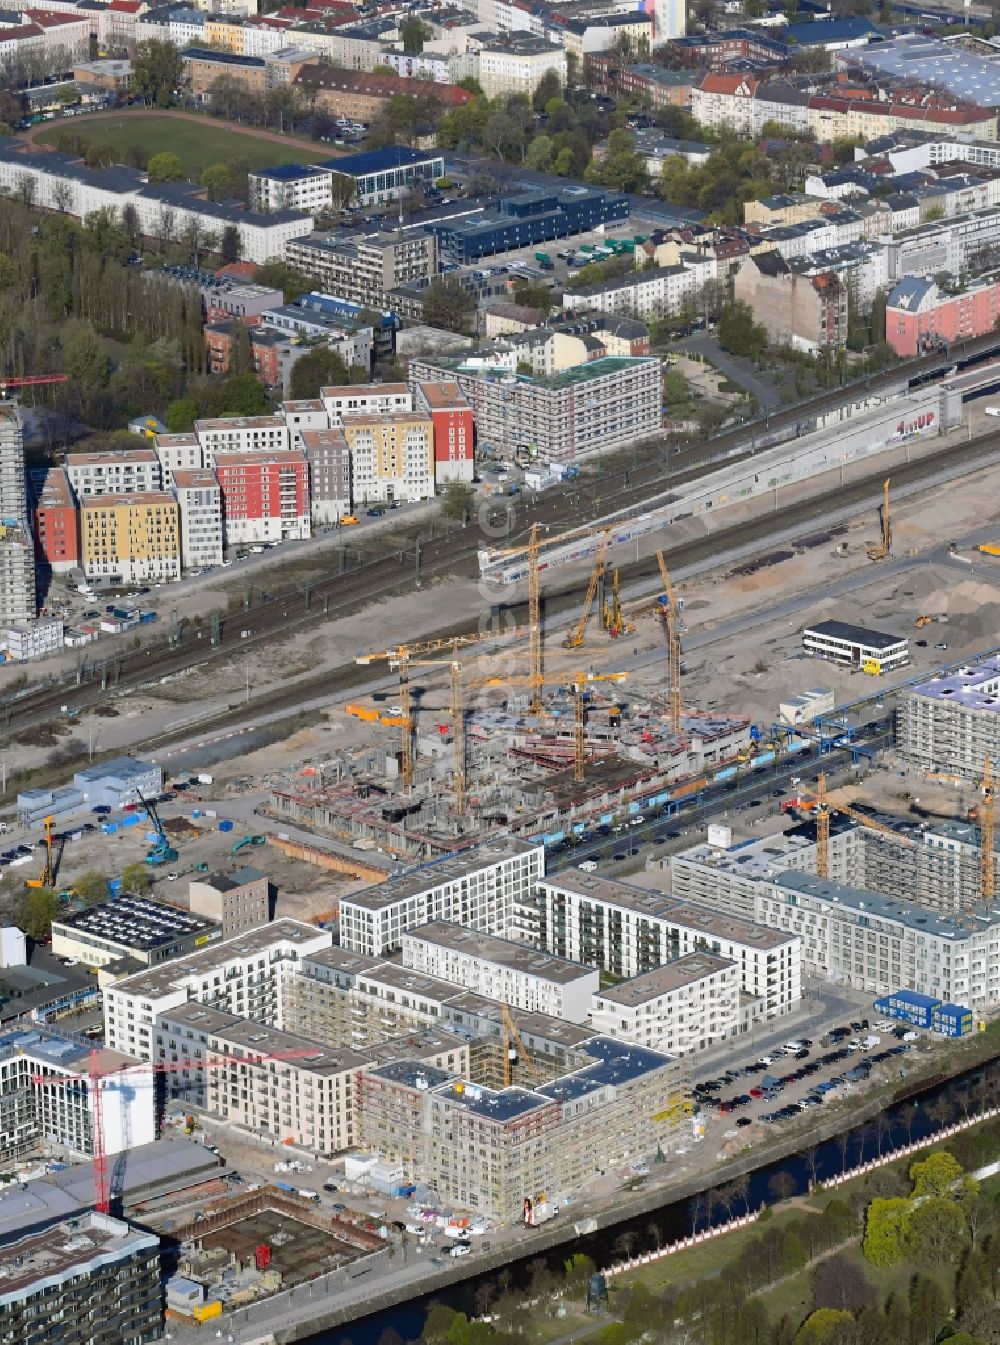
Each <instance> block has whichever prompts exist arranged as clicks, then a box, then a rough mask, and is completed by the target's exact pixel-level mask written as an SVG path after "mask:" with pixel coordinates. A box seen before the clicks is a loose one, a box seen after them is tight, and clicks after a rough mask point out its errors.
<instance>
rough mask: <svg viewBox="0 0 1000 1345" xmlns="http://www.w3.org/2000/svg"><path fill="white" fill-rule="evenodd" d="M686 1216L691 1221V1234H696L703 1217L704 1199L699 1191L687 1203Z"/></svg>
mask: <svg viewBox="0 0 1000 1345" xmlns="http://www.w3.org/2000/svg"><path fill="white" fill-rule="evenodd" d="M688 1215H689V1216H690V1219H691V1234H692V1236H693V1235H694V1234H695V1233H697V1231H698V1225H699V1224H700V1223H701V1221H702V1220H703V1219H704V1217H705V1197H704V1194H703V1193H702V1192H701V1191H698V1192H696V1193H695V1194H694V1195H693V1196H692V1197H691V1199H690V1200H689V1201H688Z"/></svg>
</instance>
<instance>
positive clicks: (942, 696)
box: [907, 654, 1000, 714]
mask: <svg viewBox="0 0 1000 1345" xmlns="http://www.w3.org/2000/svg"><path fill="white" fill-rule="evenodd" d="M907 694H909V695H911V696H926V697H928V698H929V699H931V700H935V701H940V702H942V703H945V702H948V703H950V704H952V705H960V706H962V707H963V709H966V710H984V711H986V712H988V713H990V714H995V713H997V711H998V710H1000V655H996V654H994V655H993V656H992V657H991V658H986V659H983V660H982V661H981V662H979V663H973V664H970V665H968V666H967V667H964V668H959V670H958V671H957V672H951V673H947V674H943V675H939V676H937V677H931V678H929V679H928V681H926V682H919V683H918V684H917V685H916V686H914V687H911V688H910V690H909V692H908V693H907Z"/></svg>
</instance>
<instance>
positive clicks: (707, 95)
mask: <svg viewBox="0 0 1000 1345" xmlns="http://www.w3.org/2000/svg"><path fill="white" fill-rule="evenodd" d="M757 88H758V81H757V80H756V79H755V78H754V77H753V75H727V74H716V73H715V72H714V71H709V72H707V73H706V74H704V75H702V77H701V79H700V81H699V82H698V83H697V84H695V85H693V87H692V89H691V115H692V116H693V117H694V119H695V121H696V122H698V124H699V125H700V126H710V127H711V128H712V129H713V130H714V131H718V130H720V129H722V128H723V127H727V128H729V129H731V130H733V131H735V132H736V134H737V135H744V136H750V135H752V134H753V126H754V98H755V97H756V95H757Z"/></svg>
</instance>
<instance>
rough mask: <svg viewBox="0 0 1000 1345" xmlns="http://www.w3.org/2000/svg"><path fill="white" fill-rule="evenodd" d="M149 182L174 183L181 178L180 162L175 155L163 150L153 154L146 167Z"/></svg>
mask: <svg viewBox="0 0 1000 1345" xmlns="http://www.w3.org/2000/svg"><path fill="white" fill-rule="evenodd" d="M146 173H147V175H148V177H149V180H150V182H176V181H177V180H178V179H179V178H180V177H181V161H180V159H179V158H178V156H177V155H176V154H172V153H171V152H170V151H169V150H164V151H163V153H162V154H154V155H153V157H152V158H151V159H150V161H149V163H148V164H147V165H146Z"/></svg>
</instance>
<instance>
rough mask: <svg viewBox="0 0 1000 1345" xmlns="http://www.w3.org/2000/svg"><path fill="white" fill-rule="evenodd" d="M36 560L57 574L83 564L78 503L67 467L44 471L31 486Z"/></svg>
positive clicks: (33, 475) (33, 478) (32, 477)
mask: <svg viewBox="0 0 1000 1345" xmlns="http://www.w3.org/2000/svg"><path fill="white" fill-rule="evenodd" d="M28 494H29V500H30V505H31V532H32V536H33V537H34V539H35V560H36V562H37V563H38V564H39V565H42V566H46V567H47V568H48V569H49V570H50V571H51V572H52V573H53V574H65V573H66V572H67V571H69V570H73V569H75V568H76V567H77V566H78V565H79V563H80V526H79V521H78V519H77V513H76V500H75V499H74V498H73V491H72V488H71V487H70V483H69V476H68V474H67V472H66V469H65V467H41V468H38V469H37V470H36V471H33V472H32V473H31V475H30V479H29V483H28Z"/></svg>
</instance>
